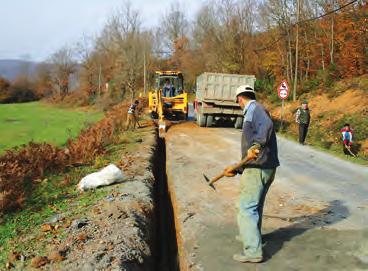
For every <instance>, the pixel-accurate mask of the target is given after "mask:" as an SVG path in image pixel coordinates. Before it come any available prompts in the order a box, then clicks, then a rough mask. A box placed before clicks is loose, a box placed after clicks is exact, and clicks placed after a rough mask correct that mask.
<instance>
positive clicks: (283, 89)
mask: <svg viewBox="0 0 368 271" xmlns="http://www.w3.org/2000/svg"><path fill="white" fill-rule="evenodd" d="M277 94H278V96H279V98H280V99H281V124H280V130H281V131H282V130H283V128H284V127H283V126H284V125H283V124H284V101H285V100H286V99H287V98H288V97H289V86H288V83H287V81H286V80H282V82H281V84H280V86H279V87H278V89H277Z"/></svg>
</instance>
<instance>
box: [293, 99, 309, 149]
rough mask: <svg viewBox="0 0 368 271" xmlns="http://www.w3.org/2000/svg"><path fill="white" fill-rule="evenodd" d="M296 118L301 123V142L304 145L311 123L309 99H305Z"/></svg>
mask: <svg viewBox="0 0 368 271" xmlns="http://www.w3.org/2000/svg"><path fill="white" fill-rule="evenodd" d="M295 120H296V123H298V124H299V143H300V144H302V145H304V142H305V138H306V137H307V133H308V128H309V123H310V110H309V108H308V102H307V101H303V102H302V105H301V107H300V108H298V110H297V111H296V115H295Z"/></svg>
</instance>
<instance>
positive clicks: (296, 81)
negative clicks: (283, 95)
mask: <svg viewBox="0 0 368 271" xmlns="http://www.w3.org/2000/svg"><path fill="white" fill-rule="evenodd" d="M296 5H297V11H296V22H297V25H296V41H295V71H294V75H295V76H294V88H293V101H294V102H295V101H296V87H297V84H298V60H299V59H298V58H299V13H300V0H297V4H296Z"/></svg>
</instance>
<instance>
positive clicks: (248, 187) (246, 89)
mask: <svg viewBox="0 0 368 271" xmlns="http://www.w3.org/2000/svg"><path fill="white" fill-rule="evenodd" d="M236 101H237V102H238V103H239V105H240V107H241V108H242V109H243V110H244V123H243V131H242V138H241V152H242V159H243V160H242V161H245V163H243V167H241V168H240V169H234V166H229V167H227V168H225V170H224V173H223V174H224V175H225V176H227V177H233V176H235V175H236V174H237V173H240V174H242V175H241V177H240V197H239V213H238V226H239V235H238V236H237V237H236V238H237V239H238V240H239V241H241V242H242V243H243V251H242V252H241V253H239V254H235V255H234V257H233V259H234V260H236V261H239V262H252V263H257V262H262V261H263V252H262V235H261V226H262V215H263V205H264V201H265V198H266V194H267V191H268V189H269V187H270V185H271V184H272V182H273V180H274V177H275V173H276V168H277V167H278V166H279V165H280V163H279V159H278V155H277V141H276V134H275V130H274V127H273V122H272V120H271V118H270V115H269V113H268V112H267V111H266V110H265V108H264V107H263V106H262V105H260V104H259V103H257V102H256V96H255V92H254V90H253V88H252V87H250V86H247V85H244V86H240V87H239V88H238V89H237V91H236ZM235 168H236V167H235Z"/></svg>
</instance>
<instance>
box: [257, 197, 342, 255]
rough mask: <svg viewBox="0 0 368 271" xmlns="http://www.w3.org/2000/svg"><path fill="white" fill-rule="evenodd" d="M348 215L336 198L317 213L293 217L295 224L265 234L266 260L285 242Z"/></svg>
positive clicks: (291, 220)
mask: <svg viewBox="0 0 368 271" xmlns="http://www.w3.org/2000/svg"><path fill="white" fill-rule="evenodd" d="M348 216H349V210H348V208H347V207H346V206H344V205H343V203H342V202H341V201H340V200H334V201H331V202H329V205H328V207H326V208H324V209H322V210H320V211H319V212H317V213H314V214H312V215H303V216H300V217H295V218H291V219H290V220H289V221H290V222H295V223H294V224H292V225H290V226H288V227H286V228H280V229H277V230H275V231H273V232H271V233H268V234H265V235H263V241H265V242H266V244H265V246H264V251H265V256H266V260H269V259H271V258H272V257H273V256H274V255H275V254H277V252H278V251H280V250H281V249H282V247H283V245H284V243H285V242H288V241H290V240H291V239H293V238H294V237H297V236H299V235H301V234H303V233H305V232H306V231H308V230H311V229H313V228H317V227H324V226H327V225H331V224H334V223H337V222H339V221H341V220H343V219H346V218H347V217H348Z"/></svg>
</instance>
